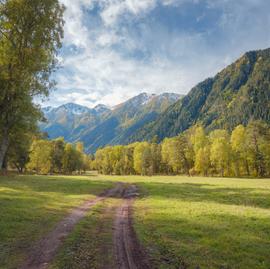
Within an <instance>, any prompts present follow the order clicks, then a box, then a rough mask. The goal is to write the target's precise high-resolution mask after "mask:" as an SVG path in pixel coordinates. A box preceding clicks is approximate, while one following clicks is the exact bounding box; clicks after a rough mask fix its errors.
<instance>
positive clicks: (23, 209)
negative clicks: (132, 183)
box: [0, 176, 112, 269]
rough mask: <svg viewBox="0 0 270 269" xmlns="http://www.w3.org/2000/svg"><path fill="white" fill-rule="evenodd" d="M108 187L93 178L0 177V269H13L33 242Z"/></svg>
mask: <svg viewBox="0 0 270 269" xmlns="http://www.w3.org/2000/svg"><path fill="white" fill-rule="evenodd" d="M111 186H112V184H111V183H110V182H109V181H106V182H105V181H102V180H101V179H98V180H97V179H96V177H93V176H92V177H85V176H12V177H0V268H3V269H8V268H17V266H18V265H19V264H20V262H21V261H22V260H23V258H25V256H26V254H27V251H28V250H29V248H31V246H32V245H33V242H35V241H37V240H39V239H40V238H41V237H42V236H43V235H44V234H46V233H47V232H48V231H50V230H51V229H52V228H53V227H54V225H55V224H56V223H57V222H58V221H59V220H61V219H62V218H63V217H64V216H65V215H67V214H68V212H70V210H71V209H72V208H74V207H75V206H77V205H79V204H80V203H82V202H83V201H84V200H86V199H90V198H92V197H93V198H94V197H95V196H96V195H97V194H99V193H101V192H102V191H103V190H104V189H107V188H110V187H111Z"/></svg>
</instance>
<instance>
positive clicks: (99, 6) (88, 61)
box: [43, 0, 270, 107]
mask: <svg viewBox="0 0 270 269" xmlns="http://www.w3.org/2000/svg"><path fill="white" fill-rule="evenodd" d="M61 1H62V2H63V4H65V6H66V12H65V21H66V24H65V38H64V43H63V48H62V51H61V53H60V55H59V59H60V61H61V66H62V67H61V69H60V70H59V71H57V73H56V74H55V78H56V81H57V83H58V84H57V90H56V91H54V92H53V93H52V94H51V97H50V99H49V100H47V101H46V102H45V103H43V105H53V106H57V105H60V104H63V103H67V102H75V103H78V104H82V105H86V106H89V107H93V106H94V105H96V104H98V103H104V104H106V105H111V106H112V105H115V104H118V103H119V102H121V101H124V100H126V99H128V98H130V97H132V96H134V95H136V94H138V93H140V92H144V91H145V92H149V93H161V92H177V93H182V94H185V93H187V92H188V91H189V90H190V89H191V87H192V86H194V85H195V84H196V83H198V82H200V81H201V80H203V79H205V78H207V77H209V76H213V75H214V74H215V73H216V72H218V71H220V70H221V69H222V68H223V67H225V66H226V65H228V64H229V63H231V62H232V61H234V60H235V59H236V58H238V57H239V56H241V54H243V53H244V52H245V51H248V50H253V49H262V48H266V47H269V46H270V1H269V0H61Z"/></svg>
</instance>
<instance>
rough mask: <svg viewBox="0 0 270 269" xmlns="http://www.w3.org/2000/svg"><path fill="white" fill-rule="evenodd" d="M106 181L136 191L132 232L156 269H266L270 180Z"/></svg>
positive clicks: (269, 261)
mask: <svg viewBox="0 0 270 269" xmlns="http://www.w3.org/2000/svg"><path fill="white" fill-rule="evenodd" d="M106 178H107V179H108V180H114V179H115V180H119V181H120V180H122V181H124V180H126V181H129V182H135V183H137V185H138V186H139V187H140V189H141V193H142V195H143V196H142V198H141V199H139V200H138V201H137V202H136V203H135V227H136V230H137V233H138V235H139V237H140V239H141V241H142V242H143V243H144V244H145V246H146V247H147V249H148V251H149V253H150V256H151V257H152V258H153V261H154V263H155V265H156V267H157V268H160V269H161V268H162V269H165V268H166V269H179V268H192V269H195V268H200V269H269V268H270V255H269V253H270V252H269V250H270V180H269V179H230V178H199V177H196V178H195V177H194V178H189V177H122V178H119V177H106ZM185 266H186V267H185ZM198 266H199V267H198Z"/></svg>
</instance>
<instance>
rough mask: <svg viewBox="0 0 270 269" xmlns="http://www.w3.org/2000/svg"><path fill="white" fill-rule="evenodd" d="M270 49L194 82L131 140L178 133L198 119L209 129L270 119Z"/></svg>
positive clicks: (169, 135)
mask: <svg viewBox="0 0 270 269" xmlns="http://www.w3.org/2000/svg"><path fill="white" fill-rule="evenodd" d="M269 70H270V49H265V50H258V51H251V52H247V53H246V54H244V55H243V56H242V57H241V58H240V59H238V60H237V61H236V62H234V63H233V64H231V65H230V66H228V67H227V68H225V69H224V70H222V71H221V72H220V73H218V74H217V75H216V76H215V77H214V78H208V79H206V80H205V81H203V82H201V83H199V84H198V85H197V86H195V87H194V88H193V89H192V90H191V91H190V93H189V94H188V95H186V96H185V97H184V98H183V99H182V100H179V101H178V102H176V103H175V104H173V105H172V106H170V107H169V108H168V109H167V110H166V111H165V112H164V113H162V114H161V115H160V116H159V118H158V119H157V120H156V121H155V122H152V123H151V124H148V125H145V126H143V128H141V129H140V130H139V131H138V132H137V133H135V134H134V135H133V136H132V137H131V140H132V141H136V140H145V139H151V138H152V137H153V136H155V135H158V137H159V139H160V140H161V139H163V138H164V137H171V136H175V135H177V134H178V133H180V132H182V131H184V130H186V129H187V128H189V127H190V126H192V125H193V124H195V123H198V122H199V123H202V125H203V126H204V127H206V128H207V129H208V130H212V129H216V128H226V129H229V130H231V129H232V128H233V127H235V126H236V125H238V124H240V123H242V124H247V123H248V122H249V121H250V120H251V119H258V120H264V121H267V122H270V72H269Z"/></svg>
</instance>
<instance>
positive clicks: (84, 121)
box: [40, 93, 182, 153]
mask: <svg viewBox="0 0 270 269" xmlns="http://www.w3.org/2000/svg"><path fill="white" fill-rule="evenodd" d="M181 97H182V96H181V95H179V94H175V93H163V94H160V95H155V94H147V93H141V94H139V95H138V96H135V97H133V98H131V99H129V100H127V101H126V102H124V103H121V104H119V105H117V106H115V107H114V108H112V109H111V108H109V107H106V106H105V105H101V104H100V105H97V106H96V107H94V108H88V107H85V106H81V105H78V104H74V103H68V104H65V105H61V106H59V107H56V108H53V107H45V108H43V109H42V111H43V113H44V116H45V118H46V122H42V123H40V129H41V130H42V131H43V132H46V133H48V136H49V138H51V139H53V138H57V137H60V136H62V137H64V138H65V140H66V141H69V142H76V141H82V142H84V145H85V149H86V151H87V152H90V153H93V152H95V151H96V149H97V148H99V147H102V146H104V145H108V144H110V145H115V144H126V143H129V142H132V140H131V139H130V137H131V136H132V135H133V134H134V133H136V131H137V130H139V129H140V128H141V127H142V126H144V125H146V124H148V123H150V122H152V121H155V120H156V119H157V118H158V116H159V115H160V114H162V113H163V112H165V110H166V109H167V108H168V107H169V106H170V105H172V104H173V103H175V102H176V101H177V100H179V99H180V98H181Z"/></svg>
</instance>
